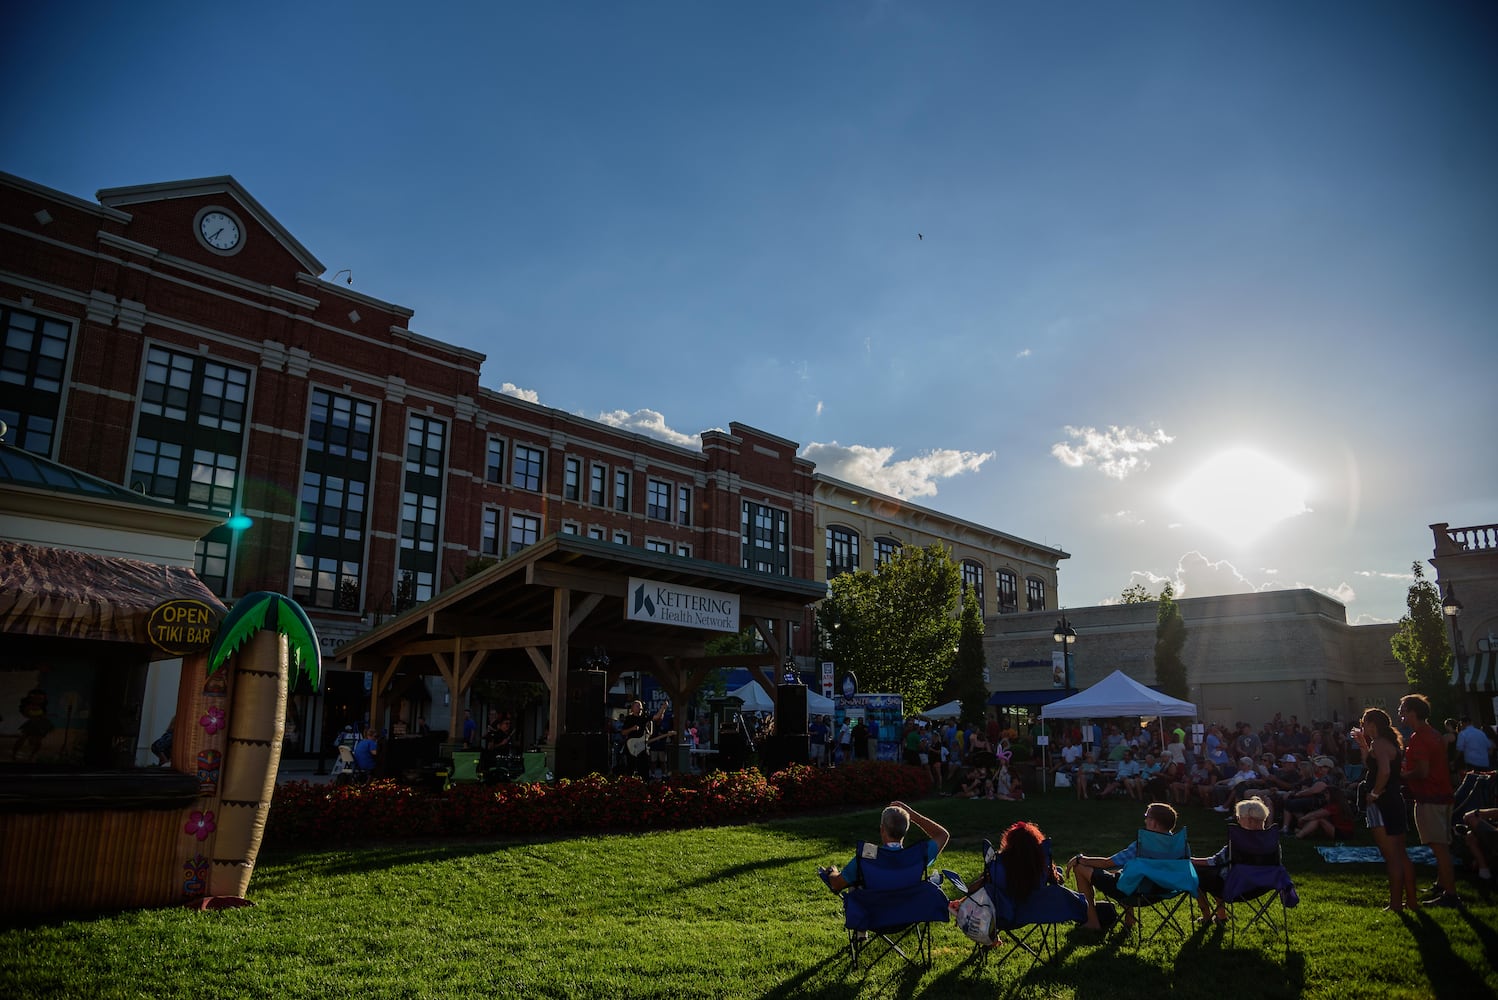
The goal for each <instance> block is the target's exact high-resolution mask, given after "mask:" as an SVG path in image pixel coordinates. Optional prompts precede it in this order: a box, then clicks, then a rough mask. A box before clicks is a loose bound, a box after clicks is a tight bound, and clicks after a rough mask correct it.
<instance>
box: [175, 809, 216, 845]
mask: <svg viewBox="0 0 1498 1000" xmlns="http://www.w3.org/2000/svg"><path fill="white" fill-rule="evenodd" d="M217 829H218V824H217V823H215V822H214V821H213V813H212V812H197V811H196V810H194V811H193V814H192V816H190V817H189V818H188V820H187V825H186V826H184V827H183V828H182V832H183V833H190V834H192V835H193V836H195V837H197V838H198V839H199V840H207V839H208V835H209V834H210V833H212V832H213V831H214V830H217Z"/></svg>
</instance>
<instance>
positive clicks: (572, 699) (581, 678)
mask: <svg viewBox="0 0 1498 1000" xmlns="http://www.w3.org/2000/svg"><path fill="white" fill-rule="evenodd" d="M607 694H608V675H607V674H605V673H604V672H603V671H602V670H573V671H570V672H569V673H568V674H567V732H569V733H602V732H606V731H607V730H608V728H609V727H608V725H607V723H606V720H605V718H604V716H605V715H606V714H607V711H608V710H607V707H606V706H605V704H604V700H605V698H606V697H607Z"/></svg>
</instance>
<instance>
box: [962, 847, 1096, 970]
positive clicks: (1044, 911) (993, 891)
mask: <svg viewBox="0 0 1498 1000" xmlns="http://www.w3.org/2000/svg"><path fill="white" fill-rule="evenodd" d="M1044 847H1045V863H1046V867H1047V868H1048V869H1049V868H1051V866H1052V861H1051V838H1049V837H1047V838H1046V839H1045V841H1044ZM942 875H943V876H944V877H945V878H946V879H947V880H948V881H950V882H951V883H952V884H953V885H954V886H955V887H956V888H957V891H958V892H960V893H961V894H962V895H963V896H964V897H966V896H971V895H973V894H975V893H978V892H979V891H982V892H983V893H985V894H986V896H987V899H988V902H989V905H990V906H991V907H992V922H991V923H988V924H987V926H983V927H981V930H980V931H978V933H974V930H975V928H972V927H967V926H964V927H963V932H964V933H966V934H967V935H968V936H969V937H972V938H974V945H975V946H974V953H975V955H976V957H977V959H978V964H979V966H980V967H981V966H983V965H985V964H986V963H987V961H988V957H989V955H991V954H992V953H993V952H995V951H997V950H998V949H999V948H1000V947H1002V946H1003V945H1004V944H1007V945H1008V946H1009V947H1008V948H1007V949H1006V950H1004V951H1003V953H1002V954H1001V955H1000V956H999V961H1000V962H1001V963H1002V962H1005V961H1008V959H1009V957H1010V956H1011V955H1013V954H1014V953H1015V952H1017V951H1024V952H1025V953H1026V954H1027V955H1029V956H1030V964H1031V965H1032V966H1033V965H1034V964H1035V963H1036V962H1041V963H1045V962H1049V961H1050V960H1051V959H1053V958H1055V957H1056V954H1057V953H1058V952H1059V951H1060V946H1061V926H1062V925H1063V924H1076V923H1080V922H1082V921H1085V920H1086V919H1087V900H1086V899H1085V898H1084V897H1083V896H1082V895H1081V894H1080V893H1075V892H1072V891H1071V890H1070V889H1068V888H1066V887H1065V886H1063V885H1059V884H1057V883H1055V882H1052V881H1050V880H1049V879H1047V880H1046V881H1045V882H1044V883H1043V884H1041V885H1039V886H1037V887H1036V888H1035V889H1034V890H1032V891H1031V893H1030V894H1029V895H1028V896H1026V897H1025V898H1024V899H1022V900H1016V899H1015V898H1014V897H1013V896H1012V895H1010V893H1009V891H1008V888H1009V887H1008V883H1009V876H1008V873H1007V872H1006V870H1005V868H1004V863H1003V861H1002V860H1001V859H1000V858H999V854H998V852H997V851H995V850H994V849H993V845H992V844H991V843H989V842H988V841H986V840H985V841H984V842H983V874H982V875H980V876H978V878H977V879H975V880H974V882H973V886H972V888H971V889H969V888H968V887H967V886H966V885H965V884H964V883H963V881H962V880H961V879H960V878H958V877H957V876H956V875H955V874H953V873H952V872H949V871H943V872H942ZM960 912H961V911H959V914H960ZM960 922H961V919H960V916H959V923H960ZM980 935H981V937H982V938H983V939H984V940H980V939H979V936H980Z"/></svg>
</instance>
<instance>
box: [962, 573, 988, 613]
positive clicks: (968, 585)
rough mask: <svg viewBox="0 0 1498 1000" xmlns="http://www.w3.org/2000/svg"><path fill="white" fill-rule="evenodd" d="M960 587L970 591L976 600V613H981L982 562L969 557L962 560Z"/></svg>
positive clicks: (982, 606)
mask: <svg viewBox="0 0 1498 1000" xmlns="http://www.w3.org/2000/svg"><path fill="white" fill-rule="evenodd" d="M962 589H963V590H964V591H972V594H973V596H974V597H975V598H977V600H978V613H979V614H982V613H983V610H984V605H983V564H982V563H979V562H974V561H973V560H971V559H964V560H963V561H962Z"/></svg>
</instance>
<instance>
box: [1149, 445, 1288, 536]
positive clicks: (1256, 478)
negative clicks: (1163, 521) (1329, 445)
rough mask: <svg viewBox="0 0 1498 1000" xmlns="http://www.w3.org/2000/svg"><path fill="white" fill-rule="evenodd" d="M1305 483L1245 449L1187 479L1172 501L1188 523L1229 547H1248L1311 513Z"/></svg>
mask: <svg viewBox="0 0 1498 1000" xmlns="http://www.w3.org/2000/svg"><path fill="white" fill-rule="evenodd" d="M1308 492H1309V486H1308V484H1307V482H1306V480H1305V479H1303V478H1302V477H1301V476H1299V475H1297V474H1296V473H1295V472H1293V471H1292V470H1290V469H1288V468H1286V467H1285V466H1284V465H1281V464H1280V463H1279V462H1277V461H1275V460H1274V459H1272V458H1269V457H1268V456H1266V455H1262V454H1260V453H1259V452H1256V451H1252V450H1250V449H1247V448H1237V449H1234V450H1232V451H1225V452H1223V453H1221V454H1219V455H1217V456H1215V457H1213V458H1212V459H1210V460H1208V461H1207V462H1206V463H1204V464H1203V465H1201V466H1199V467H1198V468H1197V469H1196V471H1194V472H1193V473H1191V475H1189V476H1187V477H1186V480H1185V481H1184V482H1182V483H1181V484H1180V485H1179V486H1177V487H1176V490H1175V493H1174V494H1173V495H1172V497H1171V501H1172V503H1173V504H1174V506H1175V507H1176V509H1177V510H1179V511H1180V512H1181V513H1182V514H1183V515H1185V517H1186V518H1187V519H1188V520H1190V521H1191V522H1192V523H1194V524H1199V525H1201V526H1202V527H1205V528H1207V529H1209V530H1211V531H1213V532H1215V533H1216V534H1219V535H1221V536H1222V537H1223V538H1225V539H1227V540H1228V541H1231V542H1234V543H1237V544H1248V543H1250V542H1253V541H1255V540H1257V539H1259V538H1261V537H1263V535H1264V534H1265V533H1266V532H1268V531H1269V530H1270V529H1271V528H1273V527H1274V526H1275V525H1276V524H1278V523H1279V522H1281V521H1284V520H1286V519H1288V518H1292V517H1296V516H1297V515H1300V514H1304V513H1306V512H1307V511H1309V510H1310V508H1309V507H1307V506H1306V495H1307V493H1308Z"/></svg>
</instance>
